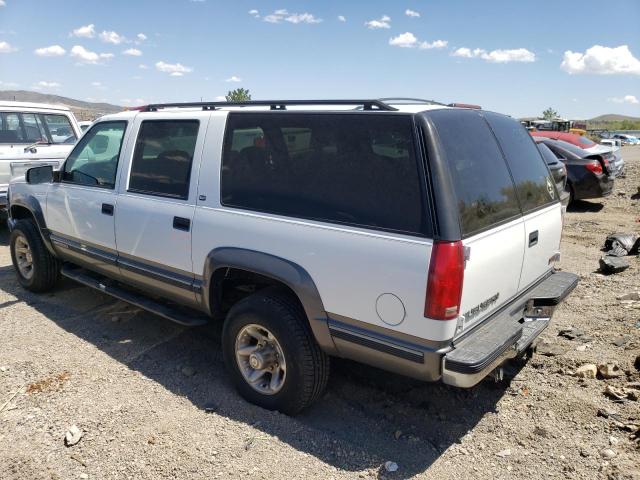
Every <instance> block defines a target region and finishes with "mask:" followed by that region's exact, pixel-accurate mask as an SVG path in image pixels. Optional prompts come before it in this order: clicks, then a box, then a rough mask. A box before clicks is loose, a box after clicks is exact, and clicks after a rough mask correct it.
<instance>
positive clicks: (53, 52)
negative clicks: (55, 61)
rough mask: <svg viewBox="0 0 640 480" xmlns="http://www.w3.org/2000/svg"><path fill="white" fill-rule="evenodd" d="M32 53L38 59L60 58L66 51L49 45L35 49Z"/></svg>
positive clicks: (57, 46)
mask: <svg viewBox="0 0 640 480" xmlns="http://www.w3.org/2000/svg"><path fill="white" fill-rule="evenodd" d="M33 53H35V54H36V55H38V56H39V57H61V56H62V55H64V54H65V53H67V51H66V50H65V49H64V48H62V47H61V46H60V45H51V46H50V47H42V48H36V49H35V50H34V51H33Z"/></svg>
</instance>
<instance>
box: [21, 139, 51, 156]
mask: <svg viewBox="0 0 640 480" xmlns="http://www.w3.org/2000/svg"><path fill="white" fill-rule="evenodd" d="M38 145H51V142H45V141H42V140H38V141H37V142H35V143H32V144H31V145H29V146H28V147H24V153H27V152H30V151H31V150H33V149H34V148H36V147H37V146H38Z"/></svg>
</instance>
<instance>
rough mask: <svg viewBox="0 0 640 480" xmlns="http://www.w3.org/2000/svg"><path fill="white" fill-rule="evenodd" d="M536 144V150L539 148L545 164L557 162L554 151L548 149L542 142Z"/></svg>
mask: <svg viewBox="0 0 640 480" xmlns="http://www.w3.org/2000/svg"><path fill="white" fill-rule="evenodd" d="M536 145H537V146H538V150H540V153H541V154H542V158H544V160H545V162H547V165H553V164H555V163H558V157H556V155H555V153H553V152H552V151H551V150H549V147H547V146H546V145H545V144H544V143H538V144H536Z"/></svg>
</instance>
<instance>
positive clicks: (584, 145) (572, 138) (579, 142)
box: [531, 132, 624, 177]
mask: <svg viewBox="0 0 640 480" xmlns="http://www.w3.org/2000/svg"><path fill="white" fill-rule="evenodd" d="M531 135H533V136H534V137H546V138H552V139H554V140H562V141H563V142H567V143H570V144H571V145H575V146H576V147H579V148H581V149H583V150H586V151H587V152H589V153H592V154H604V155H606V154H607V153H611V154H613V157H612V158H609V161H610V163H611V174H612V175H613V176H614V177H617V176H618V175H620V174H622V172H623V171H624V160H623V158H622V150H620V148H619V147H613V146H608V145H602V144H597V143H596V142H594V141H593V140H591V139H590V138H588V137H585V136H582V135H576V134H574V133H568V132H531Z"/></svg>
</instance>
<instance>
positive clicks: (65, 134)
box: [42, 114, 77, 144]
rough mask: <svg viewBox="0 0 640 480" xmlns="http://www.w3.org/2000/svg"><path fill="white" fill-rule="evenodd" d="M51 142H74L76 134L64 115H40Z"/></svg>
mask: <svg viewBox="0 0 640 480" xmlns="http://www.w3.org/2000/svg"><path fill="white" fill-rule="evenodd" d="M42 117H43V118H44V121H45V123H46V124H47V128H48V129H49V133H50V134H51V141H52V142H53V143H72V144H73V143H76V140H77V138H76V134H75V133H74V132H73V128H71V122H69V117H67V116H66V115H50V114H45V115H42Z"/></svg>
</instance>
